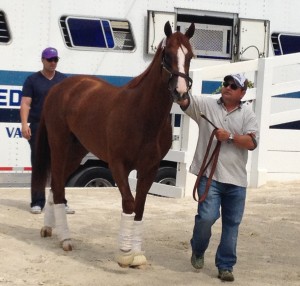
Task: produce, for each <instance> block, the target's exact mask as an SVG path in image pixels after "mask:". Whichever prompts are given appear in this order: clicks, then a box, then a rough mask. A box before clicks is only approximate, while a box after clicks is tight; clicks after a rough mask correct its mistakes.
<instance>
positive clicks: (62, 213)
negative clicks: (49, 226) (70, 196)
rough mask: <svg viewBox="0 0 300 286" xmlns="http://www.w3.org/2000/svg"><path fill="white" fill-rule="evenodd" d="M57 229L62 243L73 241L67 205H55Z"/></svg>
mask: <svg viewBox="0 0 300 286" xmlns="http://www.w3.org/2000/svg"><path fill="white" fill-rule="evenodd" d="M54 216H55V227H56V231H57V236H58V239H59V240H60V241H64V240H67V239H71V236H70V232H69V228H68V222H67V215H66V210H65V204H54Z"/></svg>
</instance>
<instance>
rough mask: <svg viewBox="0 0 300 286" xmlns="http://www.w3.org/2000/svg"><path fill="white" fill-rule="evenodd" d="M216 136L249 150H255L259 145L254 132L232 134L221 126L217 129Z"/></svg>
mask: <svg viewBox="0 0 300 286" xmlns="http://www.w3.org/2000/svg"><path fill="white" fill-rule="evenodd" d="M230 135H231V136H230ZM230 137H232V138H230ZM216 138H217V139H218V140H219V141H228V142H229V143H231V144H235V145H236V146H237V147H239V148H244V149H247V150H254V149H255V148H256V146H257V143H256V139H255V135H254V134H252V133H251V134H244V135H239V134H231V133H230V132H228V131H227V130H224V129H221V128H219V129H218V130H217V131H216Z"/></svg>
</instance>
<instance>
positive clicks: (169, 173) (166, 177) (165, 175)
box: [155, 167, 177, 186]
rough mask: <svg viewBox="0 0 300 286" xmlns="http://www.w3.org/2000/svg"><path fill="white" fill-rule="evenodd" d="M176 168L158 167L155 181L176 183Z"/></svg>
mask: <svg viewBox="0 0 300 286" xmlns="http://www.w3.org/2000/svg"><path fill="white" fill-rule="evenodd" d="M176 172H177V171H176V168H174V167H161V168H159V169H158V171H157V174H156V177H155V182H156V183H160V184H165V185H170V186H175V185H176Z"/></svg>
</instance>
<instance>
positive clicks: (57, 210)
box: [41, 136, 87, 251]
mask: <svg viewBox="0 0 300 286" xmlns="http://www.w3.org/2000/svg"><path fill="white" fill-rule="evenodd" d="M60 143H61V144H60V146H59V148H60V151H61V152H60V154H57V153H55V152H52V153H51V155H52V158H51V159H52V166H51V172H52V182H51V186H52V190H53V193H52V190H50V193H49V196H48V200H47V204H46V207H45V217H44V227H43V228H42V230H41V235H42V236H43V237H46V236H51V235H52V228H53V227H55V228H56V232H57V235H58V238H59V240H60V242H61V244H62V248H63V249H64V250H66V251H69V250H72V242H71V238H70V233H69V229H68V224H67V217H66V212H65V204H64V199H65V189H64V185H65V182H66V180H67V178H68V177H69V175H70V174H71V173H72V172H73V171H74V170H75V169H76V168H77V167H78V165H79V164H80V162H81V160H82V158H83V157H84V156H85V155H86V154H87V151H86V149H85V148H84V147H83V146H82V145H81V144H80V143H79V142H78V141H77V140H74V138H73V137H72V136H70V137H69V140H62V141H61V142H60ZM55 147H56V148H57V146H55ZM53 153H54V154H53ZM56 156H57V157H56Z"/></svg>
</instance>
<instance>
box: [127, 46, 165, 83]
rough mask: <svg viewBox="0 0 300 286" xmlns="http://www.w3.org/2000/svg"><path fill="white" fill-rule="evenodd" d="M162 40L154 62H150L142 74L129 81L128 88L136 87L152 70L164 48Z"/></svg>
mask: <svg viewBox="0 0 300 286" xmlns="http://www.w3.org/2000/svg"><path fill="white" fill-rule="evenodd" d="M162 42H163V41H161V42H160V44H159V45H158V48H157V51H156V53H155V55H154V58H153V60H152V62H151V63H150V65H149V66H148V67H147V69H145V70H144V71H143V72H142V73H141V74H140V75H138V76H137V77H135V78H133V79H132V80H131V81H129V82H128V83H127V85H126V87H128V88H134V87H136V86H137V85H139V83H140V82H141V81H142V80H143V78H144V77H145V76H146V75H147V74H148V73H149V71H150V70H151V68H152V66H153V65H154V63H155V62H156V60H157V59H158V57H159V56H160V54H161V52H162V50H163V48H162Z"/></svg>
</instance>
